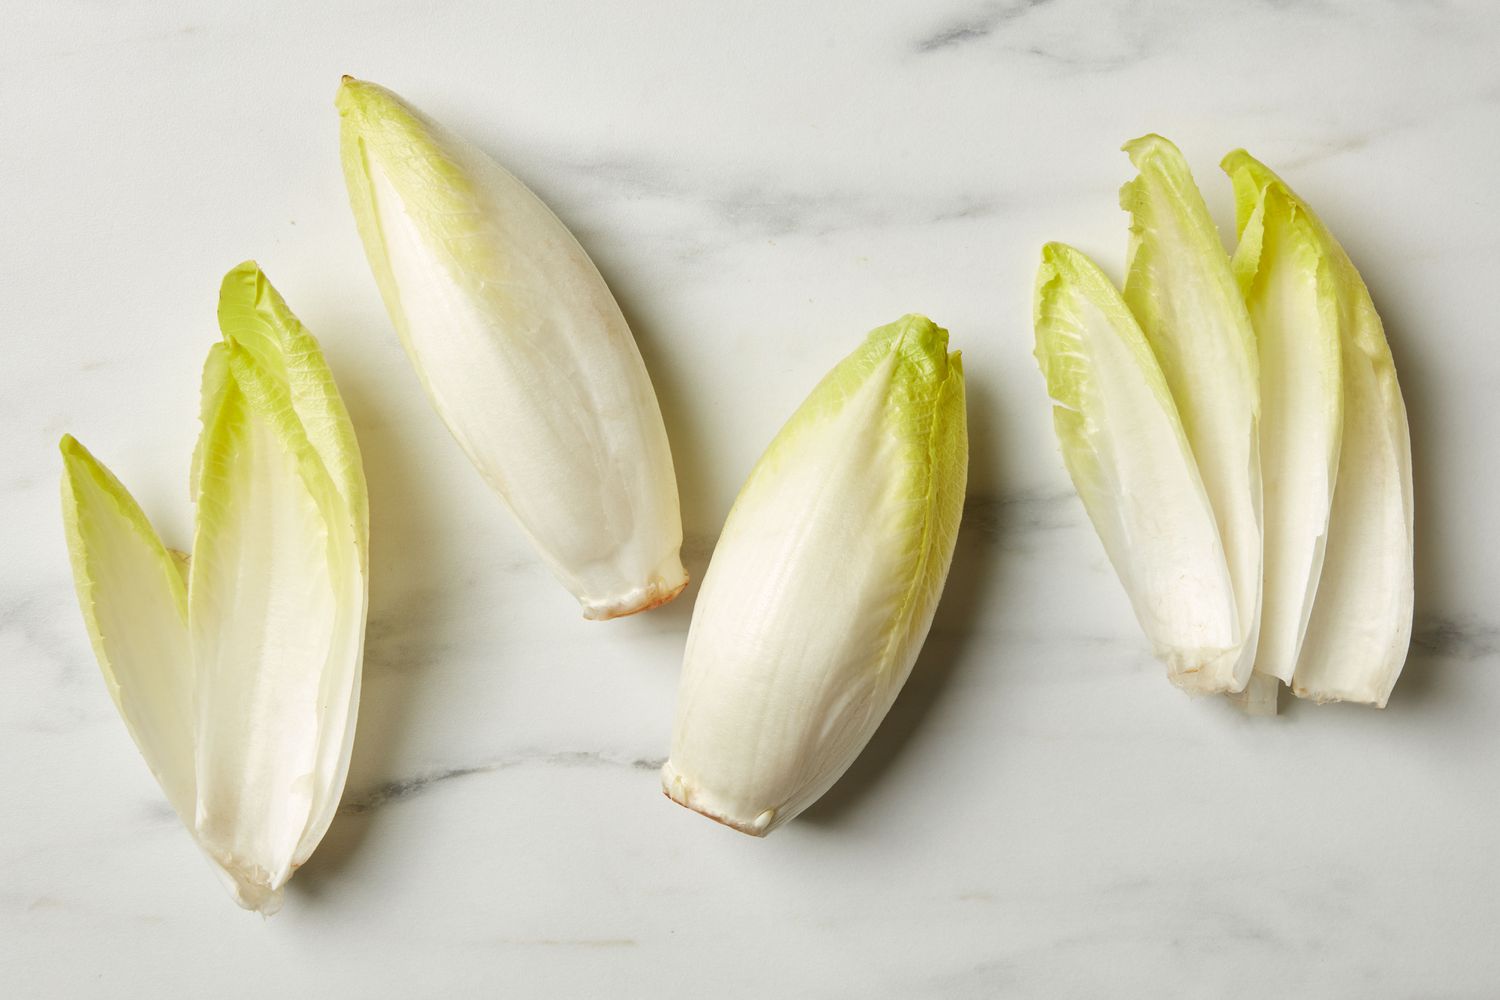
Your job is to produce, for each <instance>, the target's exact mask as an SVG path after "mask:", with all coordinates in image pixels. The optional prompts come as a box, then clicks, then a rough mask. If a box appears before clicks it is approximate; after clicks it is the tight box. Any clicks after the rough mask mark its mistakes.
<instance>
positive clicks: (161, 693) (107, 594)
mask: <svg viewBox="0 0 1500 1000" xmlns="http://www.w3.org/2000/svg"><path fill="white" fill-rule="evenodd" d="M220 322H221V325H222V327H223V332H224V342H223V343H221V344H217V345H215V346H214V348H213V349H212V350H211V351H210V352H209V356H208V359H207V361H206V363H205V365H204V374H203V403H202V416H203V421H204V427H203V433H202V437H201V438H200V440H199V443H198V447H197V449H196V451H195V454H194V459H193V474H192V492H193V494H194V496H195V498H196V500H197V502H198V507H197V517H196V524H195V532H194V545H193V558H192V560H191V564H190V568H189V570H188V576H187V580H186V586H185V587H184V579H183V575H182V571H181V565H180V564H179V562H178V560H177V559H176V558H175V557H174V554H173V553H170V552H168V551H167V550H166V549H165V548H163V547H162V545H161V543H160V541H159V540H158V539H157V538H156V535H155V533H154V532H152V531H151V528H150V525H149V524H147V522H146V520H145V518H144V516H143V515H142V514H141V513H140V510H139V509H138V508H137V507H136V506H135V504H134V502H133V501H131V500H130V497H129V495H128V494H126V493H125V491H124V489H123V488H122V487H120V485H119V483H118V482H116V481H115V480H114V479H113V477H111V476H110V475H109V473H108V472H107V471H105V470H104V469H103V467H102V466H99V465H98V463H97V462H94V460H93V459H92V458H91V457H90V456H89V455H88V453H87V452H85V451H83V449H82V448H81V447H80V446H78V445H77V443H76V442H74V441H73V440H72V439H71V438H65V439H64V442H63V455H64V467H65V475H64V483H63V500H64V520H65V523H66V524H67V526H68V535H69V543H70V548H71V550H72V553H73V559H74V570H75V578H76V580H77V582H78V588H79V597H80V601H81V603H82V604H83V608H84V615H85V619H86V620H87V622H88V624H89V629H90V634H91V635H92V636H93V638H94V640H95V647H96V650H97V652H98V655H99V660H100V664H101V666H102V667H103V669H104V673H105V677H106V680H107V681H108V682H109V684H110V690H111V693H112V694H114V695H115V697H116V702H117V704H118V705H119V708H120V712H121V715H122V716H124V718H125V720H126V723H127V725H128V726H129V727H130V730H131V732H132V735H134V736H135V738H136V741H137V743H138V744H139V745H140V747H141V750H142V752H143V754H144V755H145V757H146V759H147V762H148V763H149V764H150V765H151V767H152V770H153V771H155V772H156V773H157V775H158V777H159V778H160V779H161V781H162V785H163V787H164V788H165V789H166V790H167V794H168V797H169V799H171V801H172V804H173V807H174V808H176V809H177V811H178V813H179V815H180V816H182V818H183V820H184V821H185V822H186V823H187V824H188V825H189V827H190V828H191V829H192V830H193V833H194V835H195V837H196V839H197V841H198V844H199V846H200V847H201V848H202V849H203V850H204V852H205V853H206V854H207V855H208V856H209V858H210V859H211V860H212V861H213V862H214V863H215V864H216V865H217V866H218V869H219V872H220V874H221V876H222V877H223V879H224V881H225V882H226V884H227V885H228V887H229V889H230V891H231V892H232V893H233V894H234V896H235V899H236V900H237V901H238V902H239V903H240V904H241V905H243V906H246V907H249V908H252V909H257V910H260V911H262V912H265V913H269V912H273V911H274V910H275V909H276V908H277V907H278V906H279V905H280V901H281V894H282V886H283V885H284V884H285V882H286V880H287V879H288V878H289V877H290V876H291V873H292V872H293V871H294V870H295V868H296V867H297V866H298V865H299V864H301V863H302V862H303V861H305V860H306V859H307V857H308V855H309V854H311V852H312V850H313V848H314V847H316V846H317V843H318V841H319V840H320V839H321V838H322V836H323V833H324V832H325V831H326V829H327V827H328V824H329V822H330V821H331V819H332V817H333V813H334V810H335V809H336V807H337V804H338V799H339V796H340V794H341V792H342V789H343V785H344V779H345V776H346V774H347V771H348V764H349V753H350V748H351V741H352V739H353V733H354V720H355V711H356V706H357V704H358V697H359V674H360V661H361V655H362V649H363V641H364V623H365V609H366V593H367V583H366V578H367V565H368V562H367V555H366V553H367V549H368V530H369V529H368V514H367V509H368V502H367V499H366V491H365V481H364V474H363V471H362V468H361V465H360V460H359V450H358V446H357V445H356V443H355V441H354V435H353V429H352V426H351V424H350V422H349V417H348V414H347V413H346V412H345V410H344V407H343V404H342V402H341V401H340V399H339V397H338V392H337V389H336V387H335V386H334V384H333V380H332V377H331V376H330V374H329V372H328V369H327V367H326V365H325V363H324V361H323V358H322V354H321V353H320V351H319V349H318V346H317V342H316V341H314V340H313V339H312V337H311V336H310V335H309V334H308V333H307V332H306V331H305V330H304V329H303V328H302V326H301V324H299V323H298V322H297V321H296V318H295V317H293V316H292V315H291V313H290V312H289V311H287V309H286V306H285V304H284V303H283V302H282V301H281V299H280V298H279V296H277V295H276V293H275V291H274V289H272V288H271V286H270V284H269V283H268V282H267V281H266V280H265V277H264V275H262V274H261V273H260V270H259V268H257V267H256V266H255V265H254V264H253V263H247V264H243V265H241V266H240V267H238V268H236V269H235V270H234V271H231V272H230V274H229V275H228V277H226V279H225V281H224V286H223V289H222V292H221V299H220Z"/></svg>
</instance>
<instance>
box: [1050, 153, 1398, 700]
mask: <svg viewBox="0 0 1500 1000" xmlns="http://www.w3.org/2000/svg"><path fill="white" fill-rule="evenodd" d="M1125 149H1126V151H1127V152H1128V153H1129V154H1130V158H1131V160H1132V162H1133V163H1134V164H1135V166H1136V168H1137V170H1138V175H1137V176H1136V177H1135V178H1134V179H1132V180H1131V181H1130V182H1129V183H1127V184H1126V185H1125V186H1124V188H1123V189H1122V191H1121V194H1120V201H1121V206H1122V207H1123V208H1124V209H1125V210H1126V211H1128V212H1129V213H1130V215H1131V227H1130V232H1131V241H1130V260H1129V264H1128V267H1127V269H1126V279H1125V288H1124V293H1123V295H1122V294H1121V293H1120V292H1119V291H1117V290H1116V289H1115V287H1114V285H1113V284H1112V283H1111V282H1110V281H1109V279H1108V278H1107V277H1105V276H1104V274H1103V273H1102V272H1101V271H1100V270H1099V268H1098V267H1096V266H1095V265H1094V264H1093V262H1091V261H1090V260H1089V259H1088V258H1087V257H1085V256H1084V255H1083V254H1081V253H1079V252H1078V251H1077V250H1074V249H1072V248H1071V247H1067V246H1064V245H1062V244H1058V243H1053V244H1048V245H1047V247H1045V248H1044V250H1043V253H1042V266H1041V268H1040V270H1039V272H1038V275H1037V288H1036V302H1035V326H1036V356H1037V360H1038V362H1039V363H1040V365H1041V368H1042V372H1043V375H1044V376H1045V377H1046V380H1047V386H1048V391H1049V393H1050V394H1051V396H1052V399H1053V402H1054V406H1053V420H1054V424H1055V427H1056V430H1057V435H1058V438H1059V441H1060V442H1061V444H1062V452H1063V457H1064V460H1065V462H1066V464H1067V467H1068V471H1069V473H1070V474H1071V475H1072V478H1073V482H1074V484H1075V485H1076V487H1077V489H1078V493H1079V496H1080V497H1081V498H1082V499H1083V502H1084V506H1085V507H1086V509H1087V510H1088V513H1089V517H1090V519H1091V520H1092V521H1093V523H1094V526H1095V528H1096V529H1097V531H1098V533H1099V537H1100V539H1101V540H1102V541H1103V543H1104V547H1105V550H1106V552H1107V553H1108V554H1109V558H1110V562H1111V563H1112V564H1113V565H1114V567H1115V570H1116V572H1117V573H1118V574H1119V576H1120V580H1121V582H1122V583H1123V584H1124V586H1125V590H1126V593H1127V594H1128V595H1129V597H1130V601H1131V604H1132V606H1133V607H1134V609H1135V613H1136V617H1137V618H1138V619H1139V621H1140V623H1141V626H1142V628H1143V629H1144V631H1145V632H1146V635H1147V637H1148V639H1150V641H1151V643H1152V646H1153V648H1154V649H1155V651H1156V654H1157V655H1158V656H1159V657H1160V658H1161V659H1162V660H1163V661H1164V662H1165V663H1166V665H1167V671H1168V676H1169V677H1170V678H1171V680H1172V681H1173V682H1174V683H1176V684H1178V685H1179V686H1181V687H1183V688H1185V689H1188V690H1190V691H1196V692H1212V693H1224V694H1231V695H1235V696H1236V697H1238V698H1240V699H1241V700H1242V701H1243V702H1244V703H1245V704H1246V706H1247V707H1248V708H1249V709H1250V710H1252V711H1257V712H1274V711H1275V706H1276V694H1277V691H1278V688H1279V685H1280V684H1282V683H1285V684H1288V685H1290V686H1291V688H1292V690H1293V692H1295V693H1296V694H1297V695H1299V696H1301V697H1305V698H1311V699H1314V700H1316V701H1337V700H1347V701H1355V702H1363V703H1367V704H1372V705H1379V706H1384V705H1385V703H1386V700H1387V699H1388V698H1389V696H1390V693H1391V689H1392V687H1393V686H1394V684H1395V682H1396V678H1397V676H1398V675H1399V674H1400V671H1401V666H1402V664H1403V662H1404V660H1405V656H1406V648H1407V643H1408V640H1409V638H1410V634H1411V614H1412V487H1411V449H1410V439H1409V435H1408V432H1407V426H1406V409H1405V405H1404V404H1403V402H1402V399H1401V390H1400V387H1399V386H1398V385H1397V383H1396V372H1395V367H1394V365H1393V363H1392V360H1391V353H1390V348H1389V347H1388V346H1387V344H1386V340H1385V334H1384V332H1383V330H1382V328H1381V324H1380V319H1379V317H1378V316H1377V315H1376V313H1375V308H1374V305H1373V304H1372V302H1371V300H1370V295H1369V292H1368V290H1367V289H1366V288H1365V285H1364V282H1363V281H1362V280H1361V279H1360V277H1359V274H1358V272H1356V271H1355V269H1354V266H1353V264H1351V263H1350V261H1349V258H1348V256H1347V255H1346V254H1345V253H1344V251H1343V249H1342V248H1341V247H1340V246H1339V244H1338V242H1337V241H1335V240H1334V238H1333V237H1332V235H1331V234H1330V233H1329V232H1328V230H1327V229H1326V228H1325V227H1324V226H1323V224H1322V222H1320V221H1319V219H1318V217H1317V216H1316V215H1314V214H1313V212H1312V211H1311V210H1310V209H1309V208H1308V207H1307V205H1306V204H1305V203H1304V202H1303V201H1302V200H1301V199H1300V198H1298V197H1297V195H1296V194H1295V193H1293V192H1292V190H1291V189H1290V188H1289V187H1287V186H1286V184H1285V183H1284V182H1282V180H1281V179H1280V178H1278V177H1277V176H1276V175H1275V174H1274V173H1272V172H1271V171H1270V170H1269V169H1267V168H1266V167H1265V166H1263V165H1262V164H1261V163H1259V162H1258V161H1256V160H1255V159H1254V158H1252V157H1251V156H1250V155H1249V154H1248V153H1245V152H1244V151H1243V150H1241V151H1237V152H1234V153H1231V154H1230V155H1229V156H1227V157H1226V158H1225V159H1224V163H1223V167H1224V170H1225V171H1226V172H1227V173H1228V174H1229V176H1230V178H1231V181H1232V184H1233V188H1234V194H1235V202H1236V219H1237V228H1238V230H1239V246H1238V248H1237V249H1236V251H1235V253H1234V255H1233V257H1232V258H1231V257H1230V256H1229V255H1228V254H1227V253H1226V252H1225V251H1224V248H1223V245H1222V244H1221V243H1220V241H1219V236H1218V233H1217V231H1216V230H1215V228H1214V226H1213V223H1212V221H1211V220H1210V218H1209V214H1208V209H1207V207H1206V206H1205V205H1204V202H1203V198H1202V196H1201V195H1200V194H1199V192H1198V188H1197V186H1196V185H1195V184H1194V182H1193V179H1192V176H1191V174H1190V173H1189V171H1188V168H1187V165H1186V163H1185V162H1184V160H1183V158H1182V155H1181V153H1179V152H1178V150H1177V148H1176V147H1175V146H1173V145H1172V144H1171V143H1169V142H1167V141H1166V140H1165V139H1162V138H1161V137H1160V136H1154V135H1152V136H1145V137H1143V138H1141V139H1137V140H1134V141H1132V142H1130V143H1127V144H1126V146H1125Z"/></svg>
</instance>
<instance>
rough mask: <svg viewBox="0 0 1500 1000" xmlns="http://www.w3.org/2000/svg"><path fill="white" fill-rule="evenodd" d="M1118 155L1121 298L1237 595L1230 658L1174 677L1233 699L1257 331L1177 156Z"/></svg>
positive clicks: (1144, 145) (1246, 677)
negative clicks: (1181, 441) (1125, 225)
mask: <svg viewBox="0 0 1500 1000" xmlns="http://www.w3.org/2000/svg"><path fill="white" fill-rule="evenodd" d="M1125 151H1126V152H1127V153H1129V154H1130V159H1131V162H1132V163H1133V164H1134V165H1135V167H1136V169H1137V171H1138V174H1137V176H1136V177H1135V178H1134V179H1132V180H1131V181H1130V182H1129V183H1127V184H1126V185H1125V186H1124V187H1123V188H1122V189H1121V191H1120V206H1121V207H1122V208H1124V209H1125V210H1126V211H1127V212H1129V213H1130V234H1131V239H1130V259H1129V263H1128V265H1127V267H1126V276H1125V289H1124V298H1125V302H1126V304H1127V305H1128V306H1129V307H1130V311H1131V312H1132V313H1133V314H1134V315H1135V318H1136V320H1137V321H1138V322H1139V323H1140V326H1141V330H1142V332H1143V333H1144V334H1145V336H1146V340H1147V342H1148V343H1149V344H1150V345H1151V350H1152V352H1153V353H1154V354H1155V357H1156V360H1157V362H1158V363H1159V364H1160V366H1161V372H1162V375H1163V377H1164V378H1165V379H1166V384H1167V388H1168V389H1169V390H1170V391H1171V394H1172V398H1173V400H1175V402H1176V406H1177V412H1178V415H1179V417H1180V418H1181V422H1182V429H1183V433H1184V434H1185V435H1186V437H1187V442H1188V445H1189V447H1190V448H1191V449H1192V454H1193V458H1194V459H1195V460H1196V462H1197V465H1198V474H1199V476H1200V477H1201V479H1202V483H1203V490H1204V492H1205V494H1206V495H1207V496H1208V503H1209V506H1210V507H1211V508H1212V509H1213V513H1214V519H1215V522H1216V523H1217V525H1218V529H1219V538H1220V541H1221V543H1222V545H1223V548H1224V558H1225V562H1226V563H1227V565H1228V569H1229V580H1230V583H1231V584H1232V585H1233V587H1234V595H1235V634H1234V638H1235V643H1236V645H1237V646H1238V647H1239V653H1238V655H1237V656H1236V657H1234V658H1233V659H1228V658H1225V659H1220V660H1217V661H1215V662H1214V663H1213V664H1207V663H1205V664H1204V665H1203V667H1202V669H1200V670H1197V671H1196V672H1189V673H1180V674H1178V675H1177V676H1176V677H1175V679H1176V681H1177V682H1178V683H1179V684H1181V685H1182V686H1184V687H1186V688H1189V689H1190V690H1194V691H1200V692H1223V693H1235V692H1239V691H1243V690H1244V689H1245V686H1246V684H1248V683H1249V681H1250V674H1251V671H1252V668H1253V666H1254V663H1255V650H1256V641H1257V638H1258V636H1259V629H1260V606H1261V476H1260V455H1259V427H1258V423H1259V414H1260V396H1259V393H1260V388H1259V384H1258V382H1259V380H1258V376H1257V356H1256V347H1255V334H1254V331H1253V329H1252V327H1251V325H1250V316H1249V313H1248V312H1247V310H1246V308H1245V302H1244V299H1243V298H1242V297H1241V294H1240V289H1239V285H1238V283H1237V282H1236V280H1235V276H1234V271H1233V269H1232V268H1231V266H1230V261H1229V255H1228V254H1227V253H1225V251H1224V246H1223V244H1222V243H1221V242H1220V240H1219V233H1218V230H1217V229H1215V228H1214V224H1213V221H1212V220H1211V219H1210V217H1209V214H1208V208H1207V206H1206V205H1204V203H1203V196H1202V195H1201V194H1200V193H1199V192H1198V187H1197V185H1196V184H1195V183H1194V182H1193V177H1192V174H1191V173H1190V172H1189V170H1188V166H1187V163H1186V161H1185V160H1184V159H1183V157H1182V154H1181V153H1180V152H1178V150H1177V147H1176V146H1174V145H1172V144H1171V143H1170V142H1168V141H1167V140H1166V139H1163V138H1162V137H1161V136H1158V135H1147V136H1143V137H1141V138H1139V139H1135V140H1133V141H1131V142H1128V143H1126V144H1125ZM1270 687H1271V689H1272V690H1273V691H1274V684H1270Z"/></svg>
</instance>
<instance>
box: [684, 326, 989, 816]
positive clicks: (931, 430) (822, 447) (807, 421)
mask: <svg viewBox="0 0 1500 1000" xmlns="http://www.w3.org/2000/svg"><path fill="white" fill-rule="evenodd" d="M947 344H948V335H947V331H945V330H942V329H940V328H938V327H936V326H934V325H933V324H932V322H931V321H930V320H927V319H925V318H923V317H920V316H907V317H905V318H903V319H901V320H899V321H898V322H896V323H893V324H891V325H890V326H885V327H881V328H880V329H878V330H875V331H874V332H873V333H871V334H870V336H869V338H868V340H866V342H865V344H864V345H863V346H862V347H861V348H859V349H858V350H857V351H855V352H854V353H853V354H851V355H850V356H849V357H847V358H845V359H844V361H842V362H841V363H840V364H839V365H838V366H837V367H835V368H834V369H833V371H832V372H830V373H829V374H828V376H827V377H825V378H824V379H823V381H822V382H821V383H820V384H819V385H818V387H817V388H816V389H815V390H814V391H813V393H812V395H811V396H809V397H808V399H807V401H806V402H804V403H803V404H802V406H801V407H800V408H799V409H798V410H797V412H796V413H795V414H794V415H793V416H792V418H791V420H790V421H788V423H787V424H786V426H785V427H783V428H782V430H781V432H780V433H779V434H778V435H777V436H776V438H775V440H774V441H772V443H771V445H770V447H769V448H768V449H767V451H766V453H765V454H764V455H763V456H762V457H761V459H760V461H759V462H758V463H757V464H756V466H755V469H754V470H753V471H752V472H751V473H750V477H749V479H748V480H747V481H746V483H745V485H744V488H743V489H742V490H741V492H740V495H739V498H738V499H737V500H736V501H735V504H734V508H733V509H732V510H731V511H730V514H729V518H728V520H727V521H726V523H725V525H724V531H723V534H722V535H721V536H720V538H719V542H718V546H717V547H716V548H715V550H714V555H713V560H712V562H711V563H710V565H709V568H708V571H707V573H706V574H705V576H704V579H703V589H702V592H701V593H700V594H699V595H698V600H697V604H696V605H695V607H694V609H693V620H692V625H691V627H690V629H689V632H688V640H687V651H686V655H685V659H684V663H683V672H682V679H681V686H680V689H679V694H678V704H677V722H676V728H675V730H674V733H673V739H672V754H671V757H670V758H669V759H668V761H667V763H666V765H665V767H664V768H663V769H662V783H663V787H664V790H665V791H666V793H667V795H669V796H670V797H671V798H673V799H674V800H676V801H677V802H679V803H681V804H683V805H685V806H687V807H688V808H691V809H694V810H697V811H698V812H701V813H703V814H704V815H707V816H709V817H711V818H713V819H716V820H718V821H719V822H721V823H725V824H727V825H729V826H732V827H734V828H735V829H738V830H742V831H744V832H746V833H751V834H756V835H763V834H765V833H768V832H769V831H771V830H773V829H775V828H776V827H777V826H780V825H781V824H782V823H785V822H786V821H788V820H789V819H791V818H792V817H794V816H796V815H797V814H798V813H800V812H801V811H802V810H803V809H805V808H807V806H809V805H810V804H812V803H813V802H814V801H816V800H817V798H818V797H819V796H821V795H822V794H823V793H824V792H825V791H827V790H828V788H829V787H830V786H831V785H832V784H833V783H834V782H835V781H836V780H838V778H839V776H840V775H842V774H843V773H844V771H845V770H846V769H847V768H848V767H849V765H850V764H851V763H853V761H854V759H855V757H856V756H857V755H858V754H859V752H860V750H861V749H863V748H864V746H865V744H866V743H867V742H868V741H869V739H870V737H871V735H872V734H873V733H874V732H875V729H876V727H877V726H878V725H879V724H880V721H881V720H882V719H883V718H884V717H885V715H886V712H887V710H888V709H889V708H890V706H891V703H892V702H893V701H894V699H895V697H896V694H897V693H898V692H899V691H900V689H901V686H902V685H903V684H904V683H905V682H906V678H907V676H908V674H909V673H910V672H911V668H912V665H913V663H914V662H915V660H916V657H917V653H918V651H919V650H920V649H921V646H922V641H923V639H924V638H925V636H926V634H927V630H928V628H929V627H930V626H931V624H932V617H933V613H934V611H935V610H936V607H937V601H938V596H939V594H940V593H941V592H942V588H943V581H944V580H945V579H946V577H947V574H948V566H949V562H950V560H951V559H952V555H953V546H954V543H955V541H956V539H957V536H958V525H959V520H960V518H961V517H962V513H963V495H964V485H965V480H966V476H967V470H968V436H967V425H966V421H965V414H964V384H963V370H962V366H961V364H960V361H959V356H958V354H957V352H955V353H953V354H949V353H948V352H947Z"/></svg>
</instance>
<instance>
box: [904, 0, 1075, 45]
mask: <svg viewBox="0 0 1500 1000" xmlns="http://www.w3.org/2000/svg"><path fill="white" fill-rule="evenodd" d="M1049 2H1050V0H1020V2H1018V3H1004V4H986V5H985V7H984V9H983V10H981V11H978V12H977V13H973V14H970V15H968V16H967V17H964V18H961V19H958V20H954V21H951V22H949V23H948V24H946V25H944V26H943V27H941V28H938V29H937V30H936V31H933V32H932V33H931V34H929V35H927V36H925V37H924V38H922V39H921V40H919V41H918V42H917V44H916V45H915V46H914V48H915V50H916V51H917V52H918V53H919V54H926V53H928V52H939V51H941V50H943V49H951V48H956V47H958V46H961V45H966V44H968V43H970V42H975V41H978V40H980V39H982V38H988V37H989V36H990V35H993V34H994V33H995V32H996V31H998V30H999V29H1000V28H1001V27H1003V26H1004V25H1006V24H1008V23H1010V22H1011V21H1014V20H1016V19H1017V18H1020V17H1023V16H1024V15H1025V14H1026V13H1027V12H1028V11H1030V10H1032V9H1034V8H1037V7H1043V6H1046V4H1048V3H1049Z"/></svg>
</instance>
